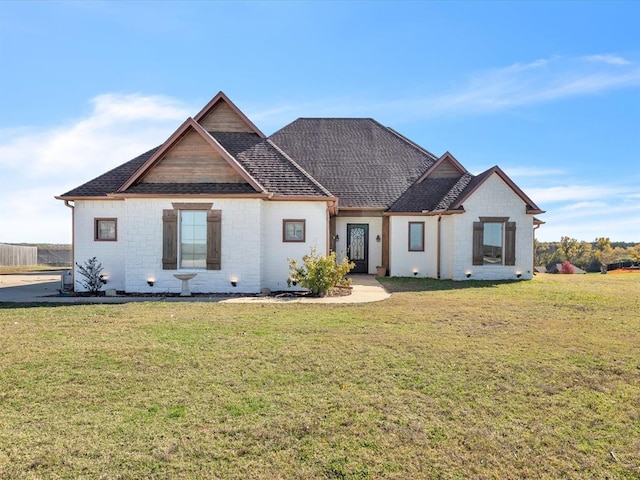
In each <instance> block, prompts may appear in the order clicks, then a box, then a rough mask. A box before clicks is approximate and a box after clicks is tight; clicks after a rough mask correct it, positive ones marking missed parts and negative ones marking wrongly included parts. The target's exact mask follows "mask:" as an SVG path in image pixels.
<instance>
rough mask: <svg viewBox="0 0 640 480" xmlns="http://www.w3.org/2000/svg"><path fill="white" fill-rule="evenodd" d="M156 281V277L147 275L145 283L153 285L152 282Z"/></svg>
mask: <svg viewBox="0 0 640 480" xmlns="http://www.w3.org/2000/svg"><path fill="white" fill-rule="evenodd" d="M155 282H156V279H155V278H153V277H147V285H149V286H150V287H153V284H154V283H155Z"/></svg>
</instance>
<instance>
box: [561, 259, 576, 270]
mask: <svg viewBox="0 0 640 480" xmlns="http://www.w3.org/2000/svg"><path fill="white" fill-rule="evenodd" d="M560 273H574V270H573V265H571V263H570V262H569V260H565V261H564V262H562V266H561V267H560Z"/></svg>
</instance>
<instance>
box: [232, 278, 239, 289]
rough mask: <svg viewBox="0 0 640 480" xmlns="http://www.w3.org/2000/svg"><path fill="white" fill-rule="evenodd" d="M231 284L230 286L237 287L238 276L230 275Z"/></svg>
mask: <svg viewBox="0 0 640 480" xmlns="http://www.w3.org/2000/svg"><path fill="white" fill-rule="evenodd" d="M231 286H232V287H237V286H238V278H237V277H231Z"/></svg>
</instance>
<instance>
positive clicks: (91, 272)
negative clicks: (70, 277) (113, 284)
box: [76, 257, 105, 293]
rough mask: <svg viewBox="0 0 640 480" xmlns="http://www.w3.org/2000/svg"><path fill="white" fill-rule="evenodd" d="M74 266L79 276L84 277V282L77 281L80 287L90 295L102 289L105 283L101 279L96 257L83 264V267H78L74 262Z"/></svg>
mask: <svg viewBox="0 0 640 480" xmlns="http://www.w3.org/2000/svg"><path fill="white" fill-rule="evenodd" d="M76 266H77V267H78V272H79V273H80V275H82V276H83V277H84V280H79V281H78V282H79V283H80V285H82V286H83V287H84V288H86V289H87V290H89V292H91V293H98V292H99V291H100V289H101V288H102V285H103V284H104V283H105V281H104V279H103V278H102V270H103V268H102V264H101V263H100V262H98V260H97V259H96V257H93V258H90V259H89V260H87V261H86V262H84V265H80V264H79V263H78V262H76Z"/></svg>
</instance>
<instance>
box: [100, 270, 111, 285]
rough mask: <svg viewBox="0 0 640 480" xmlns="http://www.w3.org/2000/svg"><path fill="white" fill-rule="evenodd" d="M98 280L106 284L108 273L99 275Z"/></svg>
mask: <svg viewBox="0 0 640 480" xmlns="http://www.w3.org/2000/svg"><path fill="white" fill-rule="evenodd" d="M100 281H101V282H102V283H103V284H105V285H106V284H107V282H108V281H109V275H108V274H106V273H105V274H104V275H100Z"/></svg>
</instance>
